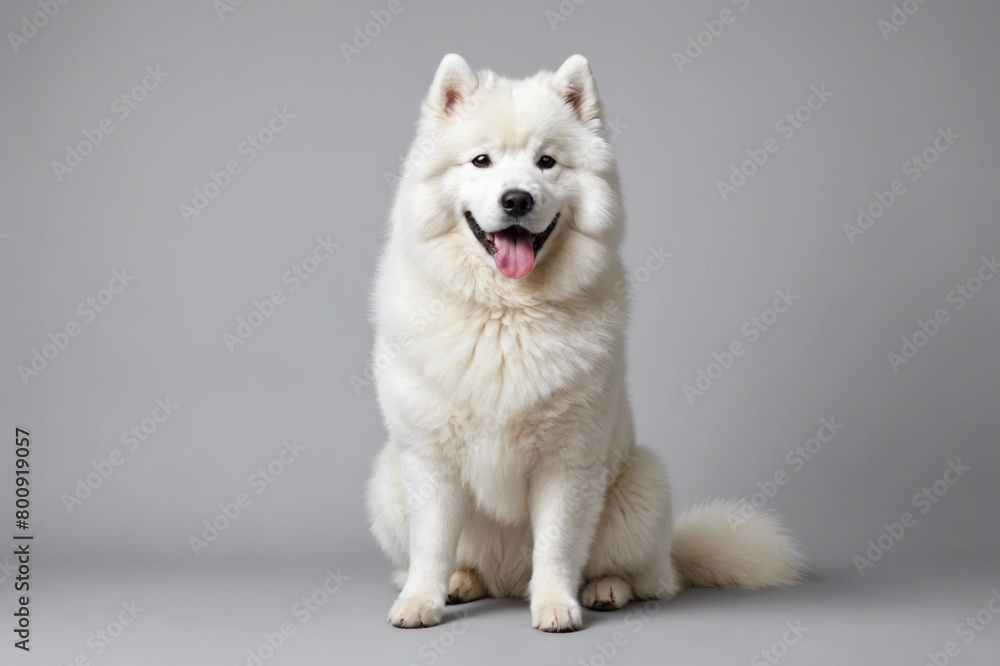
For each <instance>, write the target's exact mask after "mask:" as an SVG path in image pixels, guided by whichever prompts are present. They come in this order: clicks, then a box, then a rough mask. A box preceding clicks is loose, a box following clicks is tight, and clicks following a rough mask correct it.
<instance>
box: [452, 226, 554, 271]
mask: <svg viewBox="0 0 1000 666" xmlns="http://www.w3.org/2000/svg"><path fill="white" fill-rule="evenodd" d="M559 215H561V213H556V216H555V217H554V218H552V222H550V223H549V226H547V227H545V230H544V231H542V232H540V233H537V234H533V233H531V232H530V231H528V230H527V229H525V228H524V227H522V226H520V225H518V224H515V225H513V226H510V227H507V228H506V229H501V230H500V231H494V232H492V233H487V232H485V231H483V228H482V227H480V226H479V224H477V223H476V218H474V217H473V216H472V213H470V212H469V211H465V220H466V221H467V222H468V223H469V228H470V229H472V233H473V235H475V237H476V240H478V241H479V242H480V243H481V244H482V246H483V247H484V248H486V251H487V252H489V253H490V256H492V257H493V261H494V262H496V265H497V268H498V269H499V270H500V272H501V273H503V274H504V275H506V276H507V277H509V278H513V279H515V280H516V279H518V278H523V277H524V276H525V275H527V274H528V273H530V272H531V269H532V268H534V267H535V255H537V254H538V251H539V250H541V249H542V246H543V245H545V241H546V240H548V238H549V236H551V235H552V230H553V229H555V228H556V222H558V221H559Z"/></svg>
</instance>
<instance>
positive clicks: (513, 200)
mask: <svg viewBox="0 0 1000 666" xmlns="http://www.w3.org/2000/svg"><path fill="white" fill-rule="evenodd" d="M500 205H501V206H503V209H504V211H506V213H507V214H508V215H512V216H513V217H521V216H522V215H527V214H528V213H530V212H531V209H532V208H534V207H535V199H534V197H532V196H531V195H530V194H529V193H527V192H525V191H524V190H507V191H506V192H504V193H503V194H502V195H500Z"/></svg>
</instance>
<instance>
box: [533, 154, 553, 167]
mask: <svg viewBox="0 0 1000 666" xmlns="http://www.w3.org/2000/svg"><path fill="white" fill-rule="evenodd" d="M537 164H538V168H539V169H551V168H552V167H554V166H555V165H556V161H555V160H554V159H552V157H550V156H549V155H542V156H541V157H539V158H538V162H537Z"/></svg>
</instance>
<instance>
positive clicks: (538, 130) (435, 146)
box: [394, 54, 623, 291]
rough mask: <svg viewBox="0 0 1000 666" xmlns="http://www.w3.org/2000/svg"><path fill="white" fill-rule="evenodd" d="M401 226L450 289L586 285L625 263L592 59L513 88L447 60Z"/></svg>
mask: <svg viewBox="0 0 1000 666" xmlns="http://www.w3.org/2000/svg"><path fill="white" fill-rule="evenodd" d="M394 224H395V225H396V226H397V232H399V233H401V234H402V235H403V236H405V237H407V238H408V239H409V242H410V243H412V244H413V247H411V248H410V249H411V251H412V252H413V253H414V256H416V257H418V258H419V259H420V261H421V262H422V263H423V265H424V268H425V269H427V270H428V271H429V272H430V273H432V274H436V275H437V277H439V278H440V279H441V280H443V281H448V282H450V283H452V284H454V283H455V282H456V281H457V282H466V281H467V282H472V283H474V284H475V285H476V288H483V289H500V290H507V291H510V290H516V289H528V288H532V287H531V285H533V286H534V287H536V288H537V287H538V286H539V285H541V284H542V283H544V285H545V288H546V289H556V288H559V287H562V288H563V290H565V289H568V288H571V287H575V288H576V289H585V288H587V285H588V283H590V282H592V281H593V280H594V279H595V278H596V277H597V276H598V275H599V274H601V273H603V272H604V271H605V270H607V268H608V264H609V263H610V262H613V261H614V257H616V256H617V245H618V243H619V241H620V239H621V233H622V225H623V215H622V211H621V204H620V196H619V191H618V176H617V168H616V164H615V160H614V156H613V153H612V150H611V146H610V143H609V142H608V139H607V136H606V133H605V129H604V117H603V111H602V108H601V102H600V98H599V96H598V93H597V86H596V84H595V82H594V77H593V74H592V73H591V70H590V66H589V64H588V63H587V60H586V59H585V58H583V56H579V55H577V56H573V57H571V58H569V59H568V60H567V61H566V62H565V63H564V64H563V65H562V66H561V67H560V68H559V69H558V70H557V71H556V72H540V73H538V74H536V75H535V76H533V77H531V78H528V79H523V80H510V79H504V78H501V77H498V76H496V75H495V74H494V73H493V72H490V71H484V72H480V73H479V74H476V73H475V72H473V71H472V69H471V68H470V67H469V65H468V64H467V63H466V62H465V60H463V59H462V58H461V57H460V56H457V55H454V54H452V55H448V56H445V58H444V59H443V60H442V61H441V65H440V66H439V67H438V71H437V74H436V75H435V77H434V81H433V83H432V85H431V89H430V92H429V93H428V95H427V98H426V100H425V102H424V105H423V113H422V118H421V122H420V127H419V131H418V134H417V139H416V141H415V142H414V145H413V148H412V149H411V151H410V155H409V157H408V158H407V163H406V167H405V171H404V177H403V179H402V182H401V183H400V188H399V191H398V193H397V202H396V208H395V210H394ZM515 281H517V282H518V283H519V284H518V285H514V284H513V283H514V282H515ZM507 283H510V284H507Z"/></svg>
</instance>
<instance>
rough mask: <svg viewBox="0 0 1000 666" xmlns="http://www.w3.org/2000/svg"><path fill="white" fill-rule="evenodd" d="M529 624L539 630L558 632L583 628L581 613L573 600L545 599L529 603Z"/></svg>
mask: <svg viewBox="0 0 1000 666" xmlns="http://www.w3.org/2000/svg"><path fill="white" fill-rule="evenodd" d="M531 626H532V627H534V628H535V629H540V630H541V631H548V632H552V633H560V632H564V631H576V630H577V629H582V628H583V614H582V613H581V612H580V604H578V603H576V602H575V601H572V602H563V601H545V602H541V603H535V602H532V604H531Z"/></svg>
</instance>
